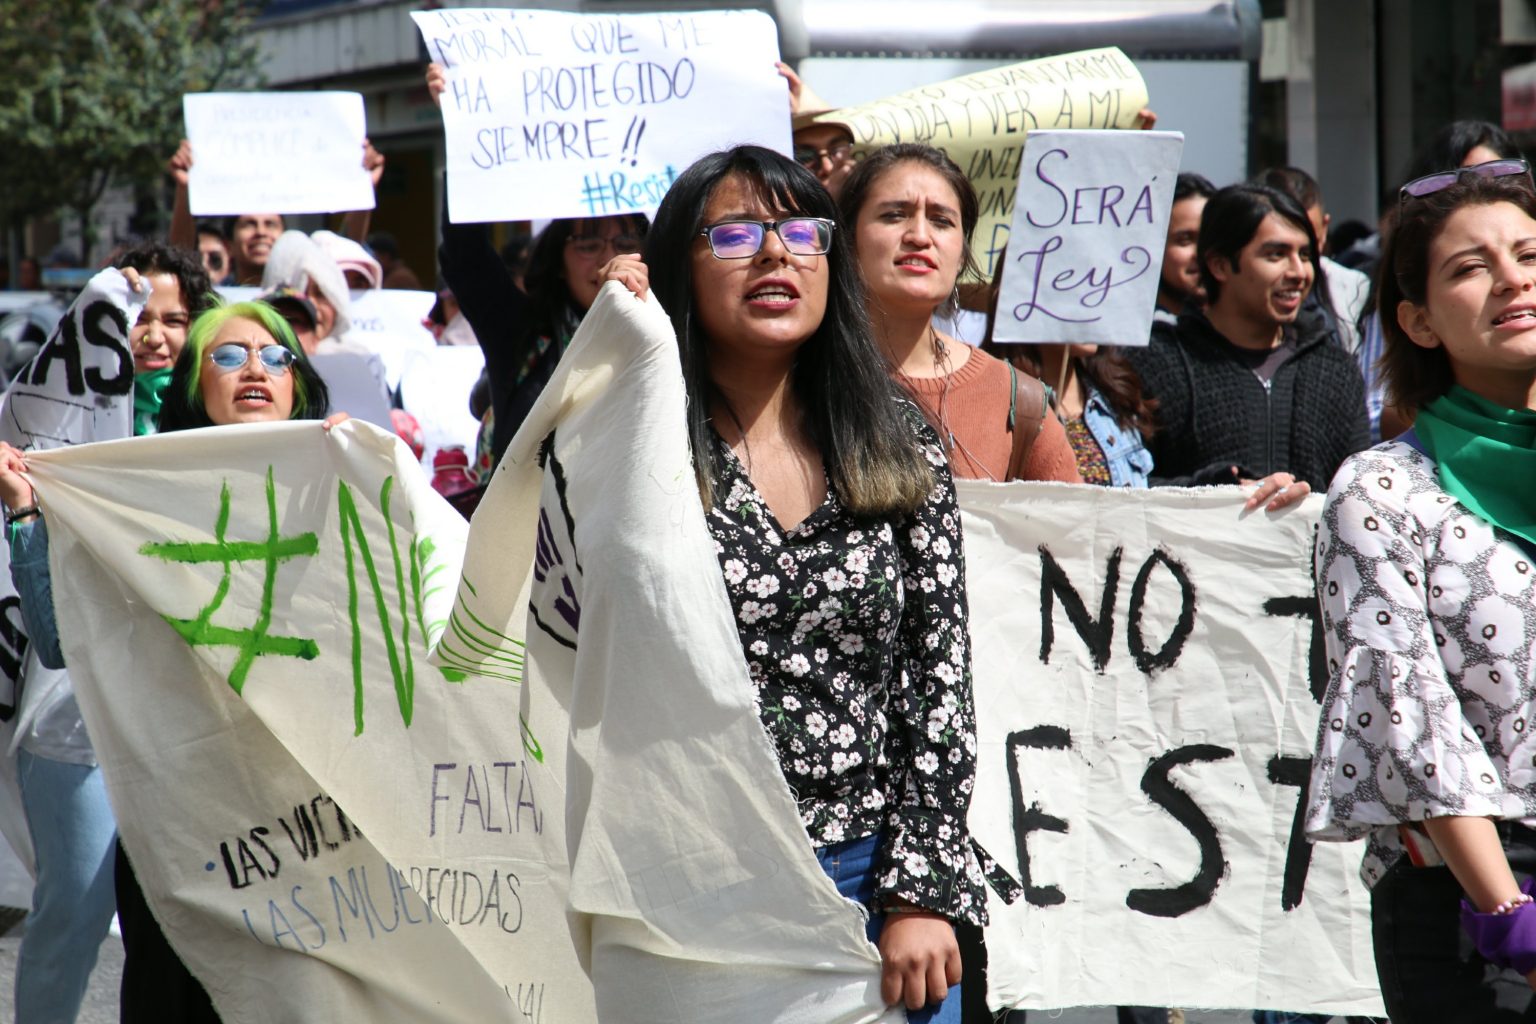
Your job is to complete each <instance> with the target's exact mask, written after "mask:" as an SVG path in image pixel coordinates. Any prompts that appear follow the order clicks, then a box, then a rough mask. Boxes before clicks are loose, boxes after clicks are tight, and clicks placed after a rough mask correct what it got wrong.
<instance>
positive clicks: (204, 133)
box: [181, 92, 374, 217]
mask: <svg viewBox="0 0 1536 1024" xmlns="http://www.w3.org/2000/svg"><path fill="white" fill-rule="evenodd" d="M181 103H182V115H183V117H184V118H185V120H186V127H187V141H189V142H191V143H192V170H191V171H190V172H188V175H187V199H188V202H189V203H190V204H191V207H192V213H193V214H194V215H195V216H198V217H207V216H223V215H228V214H239V213H251V212H253V211H262V212H267V213H330V212H332V211H334V210H371V209H373V205H374V199H373V183H372V181H370V180H369V177H368V172H367V171H366V170H364V169H363V140H364V138H365V137H366V135H367V127H366V125H365V119H364V115H363V97H362V95H361V94H360V93H355V92H203V93H189V94H188V95H186V96H184V97H182V101H181ZM297 168H303V173H294V171H295V170H296V169H297Z"/></svg>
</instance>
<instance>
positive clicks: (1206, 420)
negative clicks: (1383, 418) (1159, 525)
mask: <svg viewBox="0 0 1536 1024" xmlns="http://www.w3.org/2000/svg"><path fill="white" fill-rule="evenodd" d="M1291 329H1292V330H1294V331H1295V332H1296V338H1297V347H1296V351H1295V352H1294V353H1293V354H1292V355H1291V358H1290V359H1288V360H1286V362H1285V363H1283V364H1282V365H1281V366H1280V368H1279V370H1277V371H1276V373H1275V375H1274V378H1273V379H1272V380H1271V381H1270V385H1269V387H1267V388H1266V387H1265V386H1264V384H1263V383H1262V382H1261V381H1260V380H1259V378H1258V377H1257V376H1256V375H1255V374H1254V372H1253V370H1252V369H1250V368H1249V367H1248V365H1247V364H1245V363H1243V362H1241V361H1239V359H1238V357H1237V355H1236V352H1237V348H1236V346H1234V345H1233V344H1232V343H1231V342H1229V341H1228V340H1227V339H1226V338H1225V337H1223V336H1222V335H1221V333H1220V332H1218V331H1217V330H1216V328H1215V327H1213V326H1212V325H1211V322H1210V321H1209V320H1207V319H1206V318H1205V316H1204V315H1202V314H1200V313H1184V314H1182V315H1180V317H1179V318H1178V322H1177V323H1175V324H1169V323H1162V322H1159V323H1155V324H1153V327H1152V341H1151V344H1150V345H1148V346H1147V347H1146V348H1144V349H1130V350H1128V351H1127V354H1128V355H1129V356H1130V358H1131V362H1132V363H1133V364H1134V365H1135V367H1136V371H1137V372H1138V373H1140V374H1141V379H1142V383H1143V384H1144V386H1145V388H1146V391H1147V393H1148V394H1149V395H1150V396H1151V397H1153V398H1156V399H1157V400H1158V410H1157V423H1158V430H1157V433H1156V434H1155V435H1154V436H1153V438H1152V441H1151V443H1150V445H1149V447H1150V448H1151V449H1152V456H1153V459H1154V468H1153V474H1152V481H1151V482H1152V484H1153V485H1154V486H1157V485H1162V486H1194V485H1199V484H1224V483H1235V482H1236V480H1235V479H1234V477H1233V474H1232V467H1233V466H1236V467H1237V468H1238V475H1239V476H1240V477H1243V478H1246V479H1250V480H1258V479H1262V478H1263V477H1266V476H1268V475H1269V474H1271V473H1279V472H1288V473H1291V474H1293V475H1294V476H1295V477H1296V478H1297V479H1298V480H1305V481H1306V482H1307V483H1309V484H1311V485H1312V489H1313V490H1314V491H1324V490H1327V488H1328V484H1329V481H1331V480H1332V479H1333V474H1334V473H1335V472H1336V471H1337V470H1338V468H1339V465H1340V464H1341V463H1343V461H1344V459H1345V458H1346V457H1347V456H1349V455H1352V454H1353V453H1355V452H1357V451H1361V450H1363V449H1365V448H1367V447H1369V446H1370V427H1369V424H1368V422H1367V420H1366V414H1365V384H1364V382H1363V380H1362V379H1361V376H1360V368H1359V366H1358V365H1357V364H1356V362H1355V360H1354V359H1353V358H1352V357H1351V356H1350V355H1349V354H1347V353H1346V352H1345V351H1344V350H1343V349H1342V348H1340V347H1339V346H1338V345H1337V344H1335V343H1334V342H1333V335H1332V331H1331V329H1330V328H1329V327H1328V324H1327V321H1326V319H1325V318H1324V317H1323V316H1322V315H1321V313H1319V312H1317V311H1313V310H1303V311H1302V314H1301V316H1299V317H1298V318H1297V320H1296V324H1295V326H1294V327H1293V328H1291Z"/></svg>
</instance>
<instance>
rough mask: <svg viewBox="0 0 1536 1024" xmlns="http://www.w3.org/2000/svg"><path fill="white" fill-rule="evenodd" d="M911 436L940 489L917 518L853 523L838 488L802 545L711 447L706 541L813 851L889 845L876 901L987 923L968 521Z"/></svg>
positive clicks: (950, 483)
mask: <svg viewBox="0 0 1536 1024" xmlns="http://www.w3.org/2000/svg"><path fill="white" fill-rule="evenodd" d="M913 415H914V418H915V416H916V414H915V413H914V414H913ZM914 429H915V430H921V432H922V434H921V440H922V447H923V451H924V453H925V454H926V456H927V458H928V461H929V462H930V463H931V464H932V465H933V474H934V488H933V491H932V493H931V494H930V495H929V498H928V501H927V503H926V504H924V505H923V506H922V507H921V508H920V509H919V510H918V511H917V512H916V513H914V514H912V515H909V516H905V517H901V518H892V519H879V520H870V519H860V518H857V517H855V516H854V515H853V514H852V513H851V512H849V511H848V510H847V509H845V508H844V507H843V505H842V503H841V502H840V501H839V500H838V498H837V495H836V493H835V492H833V491H832V489H831V488H830V487H829V488H828V493H827V496H826V499H825V501H823V502H822V504H821V506H820V507H819V508H817V509H816V510H815V511H813V512H812V513H811V514H810V515H809V516H807V517H806V519H805V520H804V521H803V522H801V523H800V524H799V525H797V526H795V527H794V528H793V529H791V530H784V529H782V528H781V527H780V526H779V524H778V521H777V520H775V519H774V517H773V513H772V512H771V511H770V510H769V509H768V506H767V504H766V503H765V502H764V501H763V499H762V497H761V496H760V495H759V494H758V493H757V491H756V489H755V488H754V487H753V486H752V482H751V480H750V479H749V478H748V476H747V473H746V470H745V469H744V467H743V466H742V464H741V463H740V461H738V459H737V458H736V455H735V453H734V452H732V451H731V448H730V446H729V445H727V444H726V443H725V442H724V441H723V440H721V439H720V438H719V437H718V436H716V438H715V440H716V443H717V445H718V447H719V457H718V458H717V459H716V465H717V466H718V467H719V468H718V470H717V472H718V474H719V480H718V483H719V484H720V488H719V490H718V492H717V493H719V494H721V495H723V496H724V497H723V500H720V501H717V502H715V504H714V507H713V508H712V509H711V511H710V513H709V516H708V522H709V530H710V533H711V534H712V535H713V537H714V540H715V549H716V551H717V553H718V555H719V558H720V569H721V572H722V574H723V575H724V577H725V588H726V591H727V592H728V593H729V595H730V600H731V605H732V607H733V609H734V611H735V615H736V627H737V629H738V631H739V632H740V634H741V644H742V648H743V650H744V651H745V653H746V659H747V670H748V673H749V674H750V677H751V680H752V685H753V689H754V693H755V697H756V701H757V709H758V713H759V714H760V715H761V716H762V720H763V726H764V728H765V729H767V731H768V736H769V738H770V739H771V740H772V742H773V745H774V748H775V750H776V752H777V753H778V757H779V765H780V767H781V768H782V769H783V771H784V777H785V779H786V780H787V781H788V783H789V785H790V787H791V788H792V789H793V791H794V792H795V794H796V796H797V798H798V801H799V807H800V816H801V820H802V821H803V822H804V824H805V828H806V831H807V832H808V833H809V835H810V838H811V842H812V843H813V844H814V845H816V846H831V845H833V844H836V843H841V842H845V841H848V840H853V839H859V838H862V837H865V836H869V835H873V834H874V833H876V832H878V831H881V830H882V829H883V830H884V840H883V842H882V848H881V850H880V853H879V854H878V855H877V858H876V862H875V881H876V890H877V900H878V901H885V900H889V899H891V898H900V899H903V900H906V901H909V902H911V903H914V904H916V905H918V906H922V907H926V908H929V909H931V910H936V911H939V912H941V913H944V914H946V915H948V916H950V917H952V918H956V919H962V920H968V921H971V922H974V923H977V924H981V923H984V922H985V919H986V918H985V914H986V911H985V897H984V893H983V889H982V885H983V875H982V873H981V868H982V865H981V864H980V863H979V861H978V859H977V857H976V855H975V853H974V852H973V850H972V848H971V843H970V834H969V832H968V830H967V828H966V823H965V816H966V810H967V809H968V807H969V805H970V799H971V789H972V786H973V784H974V782H975V774H976V723H975V717H974V711H973V707H972V702H971V656H970V638H969V633H968V631H967V626H966V598H965V566H964V559H963V553H962V550H961V535H960V511H959V508H958V506H957V505H956V502H955V488H954V480H953V478H952V477H951V476H950V472H949V468H948V464H947V462H946V460H945V458H944V454H943V451H942V450H941V449H940V448H939V445H938V439H937V437H936V436H935V435H934V434H933V432H932V430H931V429H930V428H928V427H927V425H926V424H921V425H919V424H916V423H914Z"/></svg>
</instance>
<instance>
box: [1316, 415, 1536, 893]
mask: <svg viewBox="0 0 1536 1024" xmlns="http://www.w3.org/2000/svg"><path fill="white" fill-rule="evenodd" d="M1314 561H1315V565H1316V570H1317V586H1318V594H1319V596H1320V598H1321V601H1322V612H1323V626H1324V630H1325V637H1326V643H1327V651H1328V670H1329V685H1328V692H1327V694H1326V695H1325V696H1324V698H1323V716H1322V720H1321V722H1320V724H1319V727H1318V742H1317V753H1316V756H1315V757H1314V758H1313V761H1312V786H1311V790H1310V796H1309V805H1308V808H1307V832H1308V834H1309V835H1310V836H1311V837H1312V838H1314V839H1355V838H1358V837H1360V836H1368V837H1369V841H1368V842H1367V844H1366V855H1365V860H1364V863H1363V864H1362V866H1361V872H1360V873H1361V876H1362V877H1363V878H1364V879H1365V882H1366V884H1367V885H1374V884H1375V883H1376V882H1378V881H1380V880H1381V877H1382V875H1383V874H1384V873H1385V872H1386V870H1387V869H1388V868H1390V867H1391V866H1392V865H1393V863H1394V862H1396V861H1397V860H1398V859H1399V858H1400V857H1401V856H1402V855H1403V853H1404V848H1403V839H1402V835H1401V833H1400V832H1399V829H1398V826H1399V824H1404V823H1411V822H1417V821H1422V820H1423V819H1425V818H1430V817H1435V816H1439V815H1469V816H1483V817H1492V818H1501V819H1517V820H1519V819H1529V818H1531V817H1533V816H1536V718H1533V715H1536V571H1533V559H1532V556H1531V555H1530V554H1529V553H1528V552H1527V551H1526V550H1525V549H1524V548H1523V547H1522V546H1521V545H1520V543H1518V542H1517V541H1516V540H1515V539H1514V537H1513V536H1512V535H1511V534H1508V533H1505V532H1504V531H1502V530H1500V529H1498V528H1497V527H1494V526H1492V525H1490V524H1489V523H1488V522H1486V521H1485V520H1483V519H1482V518H1480V517H1478V516H1476V515H1474V514H1473V513H1472V512H1470V511H1468V510H1467V509H1466V508H1465V507H1464V506H1462V505H1461V504H1459V503H1458V502H1457V501H1456V500H1455V499H1454V498H1453V497H1452V496H1451V495H1449V494H1447V493H1446V492H1445V490H1444V489H1443V488H1442V487H1441V486H1440V481H1439V477H1438V474H1437V470H1436V467H1435V464H1434V462H1432V461H1431V460H1430V459H1429V458H1428V457H1427V456H1425V455H1423V454H1422V453H1420V452H1419V451H1418V450H1416V449H1415V448H1413V447H1412V446H1410V445H1407V444H1404V443H1401V442H1390V443H1387V444H1384V445H1379V446H1378V447H1376V448H1373V449H1371V450H1370V451H1367V452H1362V453H1360V454H1358V455H1354V456H1351V457H1350V458H1349V459H1348V460H1346V461H1345V463H1344V465H1343V467H1342V468H1341V469H1340V470H1339V473H1338V475H1337V476H1336V477H1335V478H1334V481H1333V486H1332V487H1331V488H1330V489H1329V491H1328V502H1327V504H1326V506H1324V509H1323V519H1322V524H1321V527H1320V529H1319V533H1318V540H1317V547H1316V551H1315V556H1314ZM1421 841H1422V840H1421Z"/></svg>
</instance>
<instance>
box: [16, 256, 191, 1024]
mask: <svg viewBox="0 0 1536 1024" xmlns="http://www.w3.org/2000/svg"><path fill="white" fill-rule="evenodd" d="M118 266H119V267H120V268H121V269H122V270H123V273H124V275H125V276H126V277H127V278H128V281H129V286H130V288H132V289H133V290H135V291H140V290H142V289H144V288H147V289H148V290H149V296H148V301H147V302H146V303H145V305H144V309H143V311H142V312H141V313H140V314H139V319H138V322H137V323H136V324H135V325H134V326H133V327H131V328H130V329H129V332H128V342H129V346H130V350H131V352H132V356H133V365H134V384H133V432H134V433H135V434H141V435H142V434H151V433H154V432H155V430H156V422H157V416H158V413H159V410H160V407H161V404H162V401H163V398H164V395H165V390H166V387H167V385H168V382H169V379H170V376H171V364H172V363H173V362H174V360H175V359H176V357H177V356H178V355H179V354H180V352H181V350H182V347H183V344H184V342H185V341H186V336H187V328H188V324H189V322H190V321H191V319H192V318H193V317H194V316H196V315H198V314H200V313H202V312H204V311H206V310H207V309H209V308H210V307H211V306H212V305H213V304H214V302H215V301H216V299H215V297H214V295H213V291H212V288H211V287H210V285H209V283H208V277H207V275H206V274H205V273H204V272H203V269H202V263H201V260H200V259H199V258H198V257H196V256H194V255H193V254H192V253H189V252H185V251H182V250H178V249H171V248H168V247H166V246H163V245H157V244H152V245H148V246H142V247H140V248H137V249H131V250H129V251H128V252H127V253H125V254H123V256H122V257H121V258H120V260H119V261H118ZM0 447H3V446H0ZM32 504H33V502H31V501H26V500H19V501H18V502H14V503H11V504H9V505H8V506H7V508H9V509H10V510H11V511H12V512H15V511H16V510H18V509H23V508H25V507H26V506H29V505H32ZM7 518H8V519H9V518H11V517H10V516H7ZM12 539H13V541H14V540H15V537H14V534H13V537H12ZM16 558H17V548H16V546H15V544H14V543H13V546H12V565H13V566H14V565H15V564H16ZM18 589H19V588H18ZM29 636H32V637H33V641H34V642H36V637H35V635H34V634H30V633H29ZM50 667H56V666H50ZM16 756H17V779H18V782H19V784H20V787H21V795H22V807H23V810H24V812H25V814H26V819H27V828H28V832H29V833H30V835H31V838H32V845H33V850H34V853H35V859H36V884H35V885H34V887H33V890H32V910H31V912H30V913H29V914H28V915H27V924H26V930H25V932H24V933H23V934H22V940H21V948H20V950H19V951H18V954H17V963H16V989H15V1006H16V1020H17V1021H18V1024H35V1022H56V1021H63V1022H69V1021H73V1020H74V1019H75V1017H76V1016H77V1015H78V1013H79V1010H80V1005H81V1002H82V1000H83V999H84V996H85V989H86V984H87V981H88V979H89V977H90V974H91V970H92V968H93V967H94V966H95V963H96V954H97V950H98V949H99V948H100V946H101V943H102V940H103V939H105V938H106V934H107V928H108V926H109V925H110V924H111V922H112V914H113V910H114V904H115V901H114V899H113V889H112V850H113V846H114V844H115V840H116V834H117V827H116V824H115V823H114V821H113V818H112V808H111V807H110V806H109V805H108V803H107V794H106V788H105V786H104V784H103V781H102V777H101V770H100V768H99V767H98V766H97V764H96V755H95V751H94V750H93V749H92V747H91V741H90V737H89V735H88V734H87V732H86V728H85V723H84V721H83V720H82V719H81V717H80V709H79V706H78V705H77V704H76V703H75V697H74V692H73V690H72V689H71V687H70V685H69V682H68V679H67V678H66V679H64V680H63V681H62V682H61V683H60V684H59V685H57V686H56V687H54V688H53V690H52V691H51V693H50V694H49V696H48V697H47V698H46V699H45V703H44V704H42V705H41V706H40V707H37V708H36V709H35V711H34V712H33V714H32V717H31V720H30V722H29V724H28V725H27V726H26V727H25V728H24V730H23V732H22V734H21V735H20V737H19V739H18V743H17V755H16Z"/></svg>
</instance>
